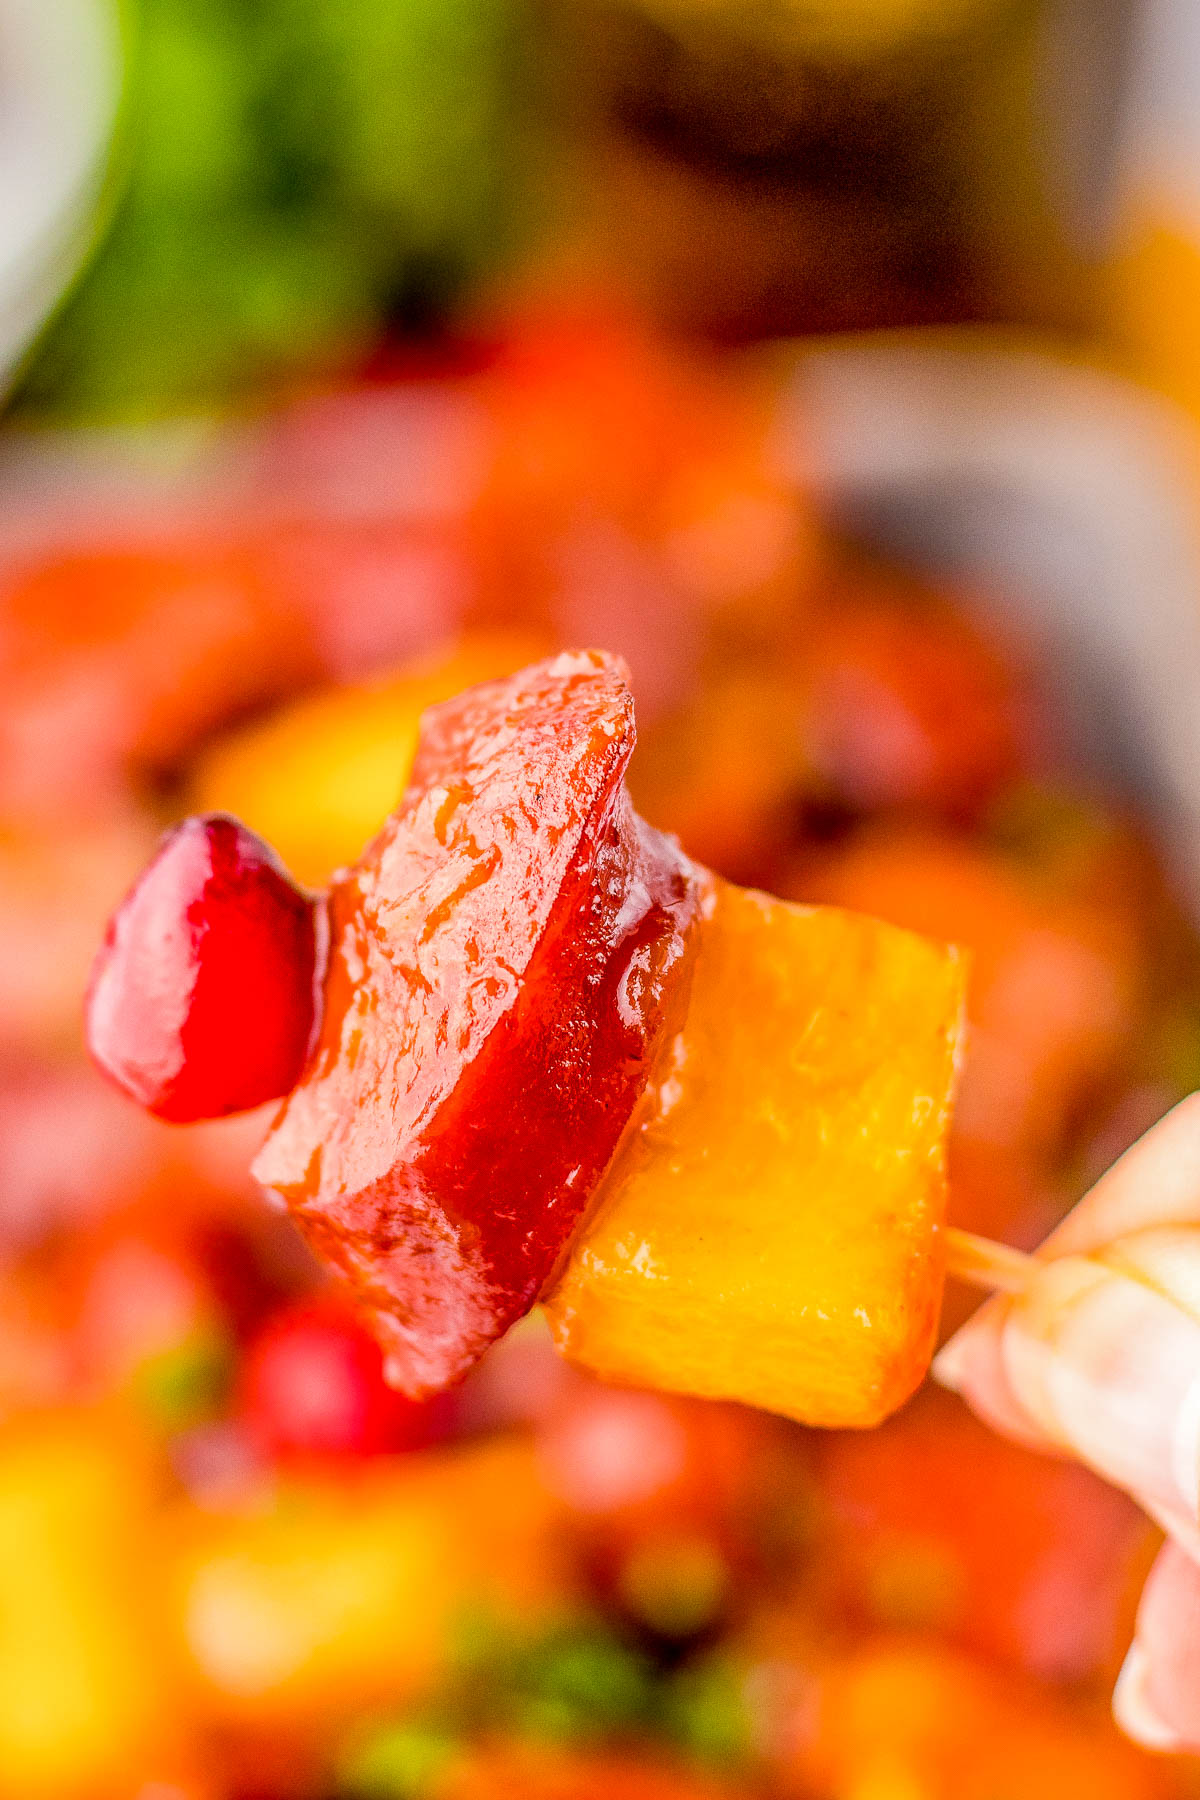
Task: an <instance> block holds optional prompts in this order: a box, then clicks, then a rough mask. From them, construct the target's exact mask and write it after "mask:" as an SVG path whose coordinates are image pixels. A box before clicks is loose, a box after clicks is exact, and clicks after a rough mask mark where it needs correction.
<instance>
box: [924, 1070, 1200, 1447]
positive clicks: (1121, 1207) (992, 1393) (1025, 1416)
mask: <svg viewBox="0 0 1200 1800" xmlns="http://www.w3.org/2000/svg"><path fill="white" fill-rule="evenodd" d="M1197 1221H1200V1095H1195V1094H1194V1095H1192V1096H1190V1098H1189V1099H1187V1100H1184V1101H1181V1102H1180V1104H1179V1105H1178V1106H1176V1107H1175V1108H1173V1110H1172V1111H1171V1112H1169V1113H1168V1114H1167V1115H1166V1117H1165V1118H1163V1119H1162V1120H1160V1122H1159V1123H1158V1124H1157V1125H1156V1126H1154V1127H1153V1129H1152V1130H1151V1131H1149V1132H1147V1133H1146V1135H1145V1136H1144V1137H1143V1138H1141V1139H1140V1140H1139V1141H1138V1142H1137V1143H1136V1144H1134V1145H1133V1146H1132V1148H1131V1149H1129V1150H1127V1151H1126V1153H1125V1155H1124V1156H1122V1157H1121V1158H1120V1159H1119V1161H1118V1162H1116V1163H1114V1165H1113V1167H1112V1168H1111V1169H1110V1170H1109V1171H1108V1173H1107V1174H1106V1175H1104V1176H1103V1177H1102V1178H1101V1180H1100V1181H1098V1182H1097V1183H1096V1186H1095V1187H1094V1188H1093V1189H1092V1190H1091V1192H1090V1193H1089V1194H1088V1195H1087V1196H1086V1197H1085V1198H1084V1199H1083V1200H1081V1201H1080V1203H1079V1205H1078V1206H1077V1207H1076V1208H1075V1209H1074V1211H1073V1212H1072V1213H1070V1214H1069V1216H1068V1217H1067V1218H1066V1219H1065V1220H1064V1221H1063V1223H1062V1224H1061V1225H1060V1226H1059V1227H1058V1229H1057V1230H1056V1231H1055V1232H1053V1233H1052V1234H1051V1236H1050V1237H1049V1238H1048V1239H1047V1241H1046V1243H1045V1244H1044V1245H1043V1246H1042V1248H1041V1250H1039V1252H1038V1255H1039V1257H1040V1258H1042V1259H1043V1260H1046V1261H1050V1260H1052V1259H1055V1260H1056V1259H1060V1258H1062V1257H1066V1256H1072V1257H1078V1256H1079V1255H1080V1253H1081V1252H1093V1253H1099V1254H1100V1255H1102V1256H1103V1258H1104V1260H1105V1261H1106V1262H1110V1263H1111V1262H1112V1257H1113V1253H1114V1252H1113V1240H1114V1239H1119V1240H1123V1241H1124V1242H1125V1243H1126V1244H1127V1243H1128V1241H1129V1240H1130V1239H1132V1238H1133V1237H1134V1236H1135V1235H1136V1236H1138V1237H1139V1241H1140V1243H1141V1244H1142V1249H1143V1264H1144V1267H1143V1269H1142V1271H1141V1275H1140V1276H1139V1275H1138V1273H1137V1272H1136V1271H1133V1270H1132V1267H1131V1268H1130V1272H1132V1273H1134V1275H1135V1279H1138V1278H1145V1279H1147V1280H1149V1281H1150V1283H1151V1285H1153V1286H1157V1287H1158V1288H1159V1289H1160V1290H1161V1291H1163V1292H1166V1293H1168V1294H1171V1295H1172V1297H1174V1298H1175V1299H1176V1300H1177V1301H1178V1302H1179V1304H1180V1305H1181V1306H1182V1307H1183V1309H1184V1310H1185V1311H1186V1312H1188V1313H1190V1314H1191V1316H1192V1317H1193V1318H1194V1319H1200V1258H1198V1257H1197V1256H1196V1255H1195V1254H1194V1253H1193V1252H1192V1251H1190V1250H1189V1244H1190V1241H1191V1240H1190V1239H1189V1238H1188V1237H1187V1235H1186V1233H1185V1234H1184V1235H1182V1236H1181V1233H1180V1230H1179V1227H1181V1226H1183V1227H1190V1226H1193V1225H1194V1224H1195V1223H1196V1222H1197ZM1155 1233H1157V1234H1158V1235H1157V1236H1156V1237H1155ZM1152 1237H1153V1238H1154V1243H1153V1245H1152V1244H1151V1238H1152ZM1147 1258H1150V1260H1151V1261H1152V1262H1153V1268H1151V1267H1150V1263H1149V1262H1147V1261H1146V1259H1147ZM1112 1266H1113V1267H1117V1266H1119V1264H1118V1263H1113V1264H1112ZM1055 1291H1056V1290H1053V1289H1051V1290H1050V1294H1052V1293H1053V1292H1055ZM1050 1294H1048V1295H1047V1296H1046V1299H1049V1297H1050ZM1015 1304H1016V1303H1015V1302H1014V1301H1013V1300H1012V1299H1011V1298H1009V1297H1008V1296H1007V1295H998V1296H996V1297H995V1298H994V1299H992V1300H989V1301H988V1302H987V1304H986V1305H985V1306H983V1307H982V1308H981V1309H980V1311H979V1312H977V1313H976V1314H975V1316H974V1317H973V1318H972V1319H970V1320H969V1321H968V1323H967V1324H966V1325H965V1326H964V1327H963V1328H962V1330H961V1331H959V1332H958V1333H957V1334H956V1336H955V1337H954V1338H952V1339H951V1341H950V1343H949V1344H947V1345H946V1347H945V1348H944V1349H943V1350H942V1352H941V1354H940V1355H939V1356H938V1358H937V1359H936V1361H935V1363H934V1369H933V1372H934V1375H935V1377H936V1378H937V1379H938V1380H939V1381H940V1382H942V1384H943V1385H944V1386H946V1387H949V1388H952V1389H954V1390H955V1391H956V1392H958V1393H961V1394H962V1395H963V1397H964V1398H965V1399H966V1400H967V1401H968V1403H969V1404H970V1405H971V1406H972V1407H973V1408H974V1410H975V1411H976V1412H978V1413H979V1414H980V1416H981V1417H983V1418H985V1419H986V1420H988V1422H989V1423H990V1424H992V1425H994V1426H996V1427H997V1429H999V1430H1001V1431H1004V1432H1007V1433H1008V1435H1009V1436H1012V1437H1016V1438H1020V1439H1021V1440H1022V1441H1024V1442H1026V1443H1030V1442H1032V1443H1034V1444H1037V1443H1041V1444H1043V1445H1050V1444H1058V1445H1059V1447H1063V1448H1066V1447H1074V1446H1070V1445H1069V1442H1068V1443H1066V1444H1065V1443H1064V1442H1063V1440H1062V1437H1061V1435H1060V1434H1059V1433H1057V1432H1050V1431H1049V1430H1048V1429H1047V1426H1046V1422H1045V1419H1044V1417H1039V1415H1038V1412H1037V1409H1036V1407H1031V1406H1030V1405H1029V1404H1028V1403H1027V1401H1028V1396H1026V1395H1025V1394H1024V1393H1023V1392H1022V1387H1021V1380H1022V1378H1021V1375H1020V1373H1019V1372H1018V1371H1017V1369H1015V1368H1011V1367H1010V1360H1009V1358H1008V1356H1007V1355H1006V1352H1005V1348H1004V1344H1005V1338H1006V1332H1007V1326H1008V1322H1009V1320H1010V1318H1011V1317H1012V1315H1013V1311H1014V1307H1015ZM1110 1317H1112V1318H1114V1319H1115V1317H1116V1314H1115V1312H1112V1313H1110ZM1037 1318H1038V1330H1039V1331H1040V1332H1042V1333H1043V1334H1044V1333H1045V1332H1046V1331H1047V1330H1048V1329H1050V1328H1052V1326H1053V1309H1052V1307H1048V1306H1047V1305H1045V1304H1040V1305H1039V1306H1038V1308H1037ZM1099 1318H1100V1315H1099V1314H1094V1315H1093V1318H1092V1324H1093V1325H1096V1324H1098V1322H1099ZM1031 1322H1032V1321H1031V1319H1030V1318H1027V1319H1026V1321H1025V1327H1024V1328H1025V1330H1026V1332H1028V1330H1029V1327H1030V1324H1031ZM1027 1360H1028V1359H1027ZM1091 1360H1092V1361H1093V1362H1094V1361H1095V1360H1096V1358H1095V1357H1094V1356H1093V1357H1092V1358H1091Z"/></svg>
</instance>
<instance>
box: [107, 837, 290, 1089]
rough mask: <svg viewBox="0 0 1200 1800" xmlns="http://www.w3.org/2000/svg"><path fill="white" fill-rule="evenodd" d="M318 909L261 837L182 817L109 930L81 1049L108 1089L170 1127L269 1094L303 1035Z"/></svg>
mask: <svg viewBox="0 0 1200 1800" xmlns="http://www.w3.org/2000/svg"><path fill="white" fill-rule="evenodd" d="M317 921H318V911H317V907H316V905H315V903H314V901H313V900H312V898H311V897H310V896H309V895H308V894H305V893H302V892H301V890H300V889H299V888H297V887H296V886H295V884H294V883H293V881H292V880H291V878H290V877H289V875H288V873H287V871H286V869H285V868H284V867H283V864H282V863H281V862H280V861H279V859H278V858H277V857H276V856H275V854H274V852H273V851H271V850H270V849H269V848H268V847H267V845H266V844H264V843H263V842H262V840H261V838H257V837H255V835H254V833H253V832H251V831H247V830H246V827H245V826H244V825H239V824H238V822H237V820H236V819H230V818H226V817H224V816H222V815H221V814H209V815H207V816H202V817H197V818H192V819H185V820H184V822H183V823H182V824H181V825H177V826H176V827H175V829H174V830H173V831H171V832H170V833H168V835H167V837H166V838H165V839H164V840H163V843H162V844H161V846H160V847H159V850H158V854H157V855H156V856H155V858H154V860H153V862H151V863H150V864H149V866H148V867H147V868H146V869H145V871H144V872H143V874H142V875H141V876H140V877H139V878H138V880H137V882H136V883H135V885H134V887H133V888H132V889H131V890H130V892H129V894H128V895H127V896H126V898H125V900H124V901H123V902H122V903H121V905H120V907H119V908H118V909H117V912H116V913H115V914H114V916H113V919H112V921H111V923H110V925H109V927H108V932H107V934H106V936H105V939H104V943H103V945H102V947H101V949H100V953H99V955H98V956H97V958H96V963H95V967H94V968H93V971H92V980H91V986H90V988H89V990H88V999H87V1018H86V1032H87V1043H88V1049H89V1050H90V1051H91V1053H92V1056H93V1058H94V1059H95V1061H96V1062H97V1063H98V1064H99V1066H100V1068H101V1069H102V1070H103V1071H104V1073H105V1074H106V1075H108V1076H109V1077H111V1079H112V1080H113V1081H115V1082H116V1084H117V1086H118V1087H121V1088H123V1089H124V1091H125V1092H126V1093H127V1094H128V1095H129V1096H130V1097H131V1098H132V1099H134V1100H137V1101H138V1102H139V1103H140V1104H141V1105H142V1106H144V1107H146V1108H147V1110H148V1111H150V1112H153V1113H157V1114H158V1116H159V1118H160V1119H169V1120H171V1121H172V1122H174V1123H176V1124H182V1123H185V1122H189V1121H192V1120H195V1119H215V1118H219V1117H221V1116H222V1115H224V1114H225V1113H233V1112H244V1111H246V1110H247V1109H249V1108H250V1107H253V1106H260V1105H262V1103H263V1102H264V1101H266V1100H277V1099H278V1098H279V1096H280V1095H281V1094H286V1093H287V1091H288V1089H289V1088H290V1087H292V1086H293V1084H294V1083H295V1082H296V1081H297V1080H298V1079H299V1077H300V1072H301V1070H302V1069H303V1067H304V1060H305V1057H306V1055H307V1053H308V1046H309V1043H310V1042H311V1040H312V1035H313V1018H314V1007H315V995H316V980H317V975H318V961H319V957H318V929H317Z"/></svg>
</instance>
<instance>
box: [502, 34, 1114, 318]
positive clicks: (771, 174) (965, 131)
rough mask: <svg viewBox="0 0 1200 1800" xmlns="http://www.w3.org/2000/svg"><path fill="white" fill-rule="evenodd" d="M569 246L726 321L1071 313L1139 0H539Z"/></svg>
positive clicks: (558, 222)
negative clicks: (856, 1)
mask: <svg viewBox="0 0 1200 1800" xmlns="http://www.w3.org/2000/svg"><path fill="white" fill-rule="evenodd" d="M539 13H540V20H539V22H540V25H541V28H542V30H541V40H542V42H543V44H544V52H543V65H542V78H543V80H544V83H545V87H546V89H547V95H546V102H547V103H546V108H545V111H546V113H547V114H548V115H549V116H550V117H551V119H552V120H553V124H552V126H551V128H550V129H551V133H552V138H553V142H552V145H551V147H550V149H549V151H548V153H547V154H546V155H545V156H544V157H543V156H541V155H539V156H538V157H537V158H536V160H537V161H538V162H543V161H544V163H545V165H546V179H547V183H548V185H549V186H550V187H552V188H557V189H558V193H559V204H558V207H557V209H556V208H551V209H549V211H550V213H551V216H553V217H554V218H555V227H554V232H555V240H556V246H557V253H558V254H559V255H560V256H561V254H562V239H563V231H562V214H563V213H564V212H565V213H566V214H567V215H568V216H569V219H570V224H571V233H570V236H571V238H572V239H573V242H574V244H575V253H576V255H577V256H579V257H580V258H581V259H582V260H583V261H585V262H591V263H600V264H603V265H605V266H607V267H608V268H609V269H610V270H615V271H616V273H617V274H618V276H619V277H621V276H623V278H624V279H625V281H626V283H627V284H628V287H629V289H630V291H631V296H632V297H633V298H634V299H635V300H636V301H637V302H638V303H639V304H641V305H642V306H644V307H646V308H648V309H649V310H650V311H651V312H653V313H654V314H656V315H657V316H658V317H659V318H660V319H661V320H662V321H663V322H664V323H665V324H667V325H668V326H671V327H674V328H677V329H683V330H685V331H690V332H699V333H703V334H706V335H712V336H715V337H718V338H725V339H744V338H747V337H755V336H761V335H769V334H776V333H795V332H802V333H809V332H825V331H855V330H862V329H867V328H877V327H900V326H910V325H917V324H921V325H930V324H943V323H947V322H966V321H979V320H992V321H1001V322H1006V323H1012V322H1020V323H1025V324H1032V325H1036V326H1046V327H1057V328H1067V329H1076V330H1077V329H1080V328H1081V327H1083V326H1085V325H1087V324H1088V323H1089V322H1090V321H1091V318H1092V315H1093V313H1094V310H1095V306H1096V286H1097V284H1096V280H1095V269H1096V252H1095V249H1094V243H1093V240H1094V239H1095V237H1096V231H1095V225H1096V214H1097V212H1098V211H1101V210H1102V209H1103V206H1104V203H1105V196H1106V190H1107V186H1108V181H1109V172H1110V164H1111V158H1112V141H1111V125H1112V122H1113V117H1114V113H1115V110H1116V95H1117V93H1118V91H1119V84H1120V82H1121V79H1122V77H1123V74H1124V69H1125V63H1126V59H1127V51H1128V40H1129V14H1130V8H1129V5H1128V0H1095V3H1094V4H1092V5H1080V4H1079V3H1078V0H1041V3H1039V0H960V4H958V5H956V6H953V7H932V6H929V5H923V4H905V5H896V6H892V7H888V8H883V9H880V8H868V9H864V8H861V7H857V6H851V7H849V8H834V7H830V6H828V5H815V6H813V5H800V4H796V3H795V0H774V3H770V0H768V3H765V4H759V5H754V6H735V5H732V4H728V3H725V0H717V3H715V4H696V3H694V0H581V3H579V4H575V3H574V0H572V3H570V4H563V3H562V0H541V4H540V8H539Z"/></svg>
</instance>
